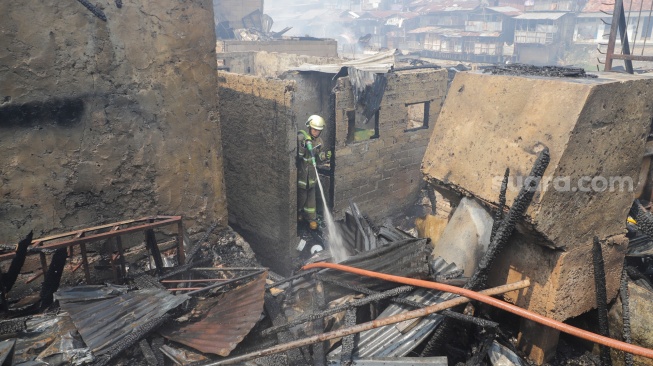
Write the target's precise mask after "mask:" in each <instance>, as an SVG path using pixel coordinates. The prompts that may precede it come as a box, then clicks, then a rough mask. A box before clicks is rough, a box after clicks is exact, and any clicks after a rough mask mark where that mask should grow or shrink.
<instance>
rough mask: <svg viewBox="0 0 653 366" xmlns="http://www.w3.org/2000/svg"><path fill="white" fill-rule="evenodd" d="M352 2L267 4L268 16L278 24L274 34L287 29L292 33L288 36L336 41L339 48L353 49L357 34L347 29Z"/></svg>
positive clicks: (324, 0) (277, 1)
mask: <svg viewBox="0 0 653 366" xmlns="http://www.w3.org/2000/svg"><path fill="white" fill-rule="evenodd" d="M349 3H350V2H349V1H343V0H319V1H315V0H314V1H310V0H307V1H305V2H302V3H298V2H297V0H274V1H267V2H266V3H265V13H266V14H268V15H270V16H271V17H272V19H273V20H274V25H273V26H272V31H273V32H278V31H281V30H282V29H284V28H286V27H292V29H291V30H290V31H288V32H286V33H285V34H284V36H294V37H307V36H308V37H316V38H332V39H335V40H337V41H338V45H339V47H341V48H342V47H347V46H349V47H351V46H352V45H355V44H356V43H357V41H358V36H357V35H356V32H355V31H354V29H353V28H352V27H351V25H353V22H349V23H351V25H347V23H348V19H347V16H346V15H343V13H345V12H347V11H348V10H350V9H349V8H350V5H349Z"/></svg>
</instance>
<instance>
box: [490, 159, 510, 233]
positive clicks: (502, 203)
mask: <svg viewBox="0 0 653 366" xmlns="http://www.w3.org/2000/svg"><path fill="white" fill-rule="evenodd" d="M509 178H510V168H506V173H505V174H504V175H503V182H501V192H500V193H499V205H498V206H497V211H496V213H495V214H494V222H493V223H492V234H490V243H491V242H492V240H493V239H494V235H496V233H497V230H499V225H501V221H502V220H503V208H504V207H506V192H507V191H508V179H509Z"/></svg>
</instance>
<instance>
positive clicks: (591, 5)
mask: <svg viewBox="0 0 653 366" xmlns="http://www.w3.org/2000/svg"><path fill="white" fill-rule="evenodd" d="M640 7H641V8H642V11H646V15H647V16H648V12H649V10H650V9H651V8H653V1H652V0H624V10H625V11H626V16H628V9H631V10H632V12H631V14H632V16H633V17H636V16H637V14H638V13H639V8H640ZM613 10H614V1H605V0H588V1H587V4H585V6H584V7H583V10H582V12H583V13H592V12H601V11H606V12H608V13H610V14H612V11H613ZM603 15H605V14H603ZM643 15H644V14H643Z"/></svg>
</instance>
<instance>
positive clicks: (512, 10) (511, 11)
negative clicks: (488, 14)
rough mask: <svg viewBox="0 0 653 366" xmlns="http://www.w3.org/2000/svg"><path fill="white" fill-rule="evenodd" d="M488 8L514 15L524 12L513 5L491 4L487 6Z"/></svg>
mask: <svg viewBox="0 0 653 366" xmlns="http://www.w3.org/2000/svg"><path fill="white" fill-rule="evenodd" d="M486 9H487V10H492V11H494V12H497V13H500V14H503V15H506V16H509V17H513V16H515V15H519V14H521V13H522V12H521V11H519V9H515V8H513V7H512V6H489V7H487V8H486Z"/></svg>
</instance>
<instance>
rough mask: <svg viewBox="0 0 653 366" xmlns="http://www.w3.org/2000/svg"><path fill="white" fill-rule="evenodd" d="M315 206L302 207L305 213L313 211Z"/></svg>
mask: <svg viewBox="0 0 653 366" xmlns="http://www.w3.org/2000/svg"><path fill="white" fill-rule="evenodd" d="M315 210H316V209H315V207H304V212H306V213H315Z"/></svg>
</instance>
